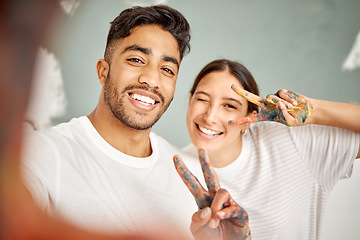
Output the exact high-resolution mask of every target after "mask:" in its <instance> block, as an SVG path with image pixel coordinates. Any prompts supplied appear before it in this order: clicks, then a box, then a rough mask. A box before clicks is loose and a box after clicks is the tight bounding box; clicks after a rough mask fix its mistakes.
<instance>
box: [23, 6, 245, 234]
mask: <svg viewBox="0 0 360 240" xmlns="http://www.w3.org/2000/svg"><path fill="white" fill-rule="evenodd" d="M189 28H190V27H189V24H188V22H187V21H186V19H185V18H184V17H183V16H182V15H181V14H180V13H179V12H177V11H176V10H174V9H172V8H169V7H167V6H152V7H134V8H130V9H126V10H124V11H123V12H122V13H120V15H119V16H118V17H117V18H115V20H114V21H113V22H112V24H111V28H110V31H109V34H108V39H107V45H106V50H105V57H104V59H100V60H99V61H98V62H97V65H96V69H97V74H98V79H99V82H100V84H101V85H102V91H101V94H100V98H99V102H98V105H97V106H96V108H95V110H94V111H93V112H92V113H91V114H90V115H88V116H83V117H79V118H75V119H72V120H71V121H70V122H68V123H64V124H60V125H58V126H55V127H54V128H52V129H51V130H50V131H44V132H35V133H33V134H30V135H29V137H28V141H27V143H28V145H27V147H26V149H25V150H24V169H23V172H24V177H25V180H26V185H27V186H28V189H29V191H30V192H31V194H32V196H33V198H34V199H35V200H36V201H37V202H39V204H40V205H41V206H43V208H45V209H47V211H49V212H53V211H58V212H60V213H61V214H62V215H63V216H64V217H65V218H67V219H69V220H71V221H73V222H74V223H76V224H78V225H79V226H83V227H86V228H91V229H95V230H101V231H106V232H116V231H129V232H133V231H139V230H144V229H149V228H165V227H167V226H168V225H175V224H176V225H177V226H178V227H179V228H182V229H184V231H185V230H187V231H188V229H189V226H190V222H191V216H192V215H193V213H194V212H196V213H195V214H194V216H193V221H192V222H191V230H192V233H193V235H194V237H195V238H197V239H200V238H202V239H210V237H212V236H214V238H216V239H218V238H220V237H224V236H229V232H230V230H232V229H236V234H235V236H233V237H234V238H236V239H239V236H243V235H246V236H248V235H249V230H248V228H247V215H246V212H245V211H244V210H243V209H242V208H241V207H240V206H239V205H238V204H236V203H235V202H234V201H232V199H231V197H230V196H229V194H228V193H227V192H226V190H221V189H220V187H219V186H218V184H217V187H216V188H215V190H214V191H212V192H211V193H210V194H207V193H205V194H204V195H202V194H203V193H204V192H201V193H194V196H195V198H196V202H199V201H198V200H199V198H206V199H205V200H206V201H207V204H205V205H203V206H202V207H204V210H199V211H198V208H197V206H196V204H195V201H194V198H193V197H192V196H191V195H190V192H189V190H188V189H187V187H186V186H185V185H184V184H183V182H182V181H181V178H180V177H179V176H178V175H177V173H176V170H175V168H174V165H173V163H172V162H171V158H172V157H173V155H174V154H176V153H178V152H179V150H178V149H176V148H175V147H173V146H172V145H170V144H169V143H167V142H166V141H165V140H164V139H162V138H161V137H159V136H157V135H156V134H154V133H152V132H151V127H152V126H153V124H155V122H156V121H157V120H158V119H159V118H160V117H161V115H162V114H163V113H164V112H165V111H166V109H167V107H168V106H169V104H170V102H171V100H172V98H173V94H174V90H175V84H176V79H177V75H178V71H179V66H180V62H181V60H182V58H183V56H184V54H185V53H186V52H187V51H188V50H189V46H190V45H189V40H190V35H189ZM175 164H176V165H177V166H178V165H179V163H178V162H177V161H175ZM186 164H187V166H189V167H190V169H191V170H194V171H197V165H196V164H197V162H193V163H192V162H188V163H186ZM210 175H211V174H210ZM207 183H208V184H212V182H211V181H210V182H209V181H208V182H207ZM197 194H198V195H197ZM213 199H214V200H213ZM229 209H230V210H231V211H233V212H234V213H235V214H234V215H233V216H231V217H226V218H229V219H227V220H225V219H224V218H225V217H224V216H225V215H226V216H228V214H225V212H226V211H227V210H229ZM224 211H225V212H224ZM226 213H228V212H226ZM221 222H226V226H227V227H229V226H230V228H226V229H225V227H224V224H221ZM232 226H234V228H232ZM239 226H240V228H239ZM229 229H230V230H229ZM243 229H244V231H243ZM242 232H244V234H243V233H242ZM230 234H232V233H230Z"/></svg>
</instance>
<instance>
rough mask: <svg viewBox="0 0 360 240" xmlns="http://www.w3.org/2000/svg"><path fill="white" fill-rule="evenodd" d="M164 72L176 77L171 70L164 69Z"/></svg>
mask: <svg viewBox="0 0 360 240" xmlns="http://www.w3.org/2000/svg"><path fill="white" fill-rule="evenodd" d="M163 70H164V71H165V72H167V73H169V74H171V75H174V76H175V73H174V72H173V71H171V70H170V69H169V68H163Z"/></svg>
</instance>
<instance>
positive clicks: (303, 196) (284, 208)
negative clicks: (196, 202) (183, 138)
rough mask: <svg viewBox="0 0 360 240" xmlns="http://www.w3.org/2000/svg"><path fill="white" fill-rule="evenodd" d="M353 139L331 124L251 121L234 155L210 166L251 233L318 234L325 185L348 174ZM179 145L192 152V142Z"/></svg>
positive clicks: (355, 140) (280, 236)
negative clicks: (243, 212)
mask: <svg viewBox="0 0 360 240" xmlns="http://www.w3.org/2000/svg"><path fill="white" fill-rule="evenodd" d="M359 142H360V134H358V133H355V132H351V131H347V130H344V129H340V128H335V127H327V126H319V125H305V126H301V127H286V126H285V125H283V124H279V123H274V122H261V123H256V124H253V125H252V126H251V128H250V130H249V132H248V134H247V135H245V136H243V148H242V151H241V154H240V155H239V157H238V158H237V159H236V160H235V161H234V162H233V163H231V164H230V165H228V166H226V167H224V168H215V171H216V173H217V174H218V177H219V180H220V184H221V187H222V188H225V189H227V190H228V191H229V192H230V194H231V196H232V197H233V198H234V200H235V201H236V202H237V203H238V204H239V205H240V206H242V207H244V208H245V209H246V211H247V212H248V214H249V226H250V230H251V233H252V238H253V239H256V240H258V239H286V240H289V239H297V240H298V239H304V240H309V239H318V238H319V234H320V227H321V223H322V221H321V220H322V218H323V214H324V210H325V204H326V201H327V199H328V196H329V194H330V191H331V189H332V188H333V186H334V185H335V183H336V182H337V181H338V180H339V179H341V178H345V177H348V176H350V175H351V170H352V165H353V161H354V159H355V158H356V155H357V153H358V150H359ZM183 150H184V151H186V152H187V153H189V154H191V155H193V156H194V158H197V150H196V149H195V147H194V146H193V145H189V146H187V147H185V148H184V149H183ZM354 190H355V189H354ZM344 204H346V203H344ZM339 207H340V206H339ZM334 221H338V220H334Z"/></svg>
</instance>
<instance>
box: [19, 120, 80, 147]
mask: <svg viewBox="0 0 360 240" xmlns="http://www.w3.org/2000/svg"><path fill="white" fill-rule="evenodd" d="M80 119H81V118H74V119H72V120H70V121H69V122H66V123H61V124H58V125H56V126H53V127H51V128H48V129H42V130H39V131H34V130H28V131H26V133H25V137H24V139H25V142H24V144H25V146H27V147H31V148H32V149H43V150H46V149H48V150H50V149H63V148H64V147H65V146H71V145H72V143H73V142H74V135H75V133H74V132H76V131H81V121H83V120H80Z"/></svg>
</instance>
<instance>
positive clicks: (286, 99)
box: [229, 85, 313, 126]
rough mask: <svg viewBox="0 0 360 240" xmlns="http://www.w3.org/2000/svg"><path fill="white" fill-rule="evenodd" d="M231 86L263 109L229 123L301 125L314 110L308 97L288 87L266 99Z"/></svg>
mask: <svg viewBox="0 0 360 240" xmlns="http://www.w3.org/2000/svg"><path fill="white" fill-rule="evenodd" d="M231 88H232V89H233V90H234V91H235V92H236V93H237V94H238V95H240V96H242V97H244V98H245V99H246V100H248V101H249V102H252V103H254V104H256V105H257V106H259V107H260V108H261V110H260V112H259V113H257V114H253V115H250V116H248V117H245V118H241V119H237V120H230V121H229V124H239V125H241V124H245V123H253V122H258V121H275V122H280V123H284V124H286V125H288V126H299V125H303V124H304V123H305V120H306V119H307V118H308V117H309V116H310V115H311V113H312V110H313V107H312V105H311V103H310V101H309V100H308V99H307V98H306V97H304V96H302V95H300V94H298V93H294V92H291V91H288V90H286V89H281V90H279V91H278V92H277V93H276V94H275V95H268V96H267V97H266V99H262V98H261V97H259V96H257V95H255V94H252V93H250V92H248V91H246V90H244V89H242V88H240V87H238V86H236V85H232V86H231Z"/></svg>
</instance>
